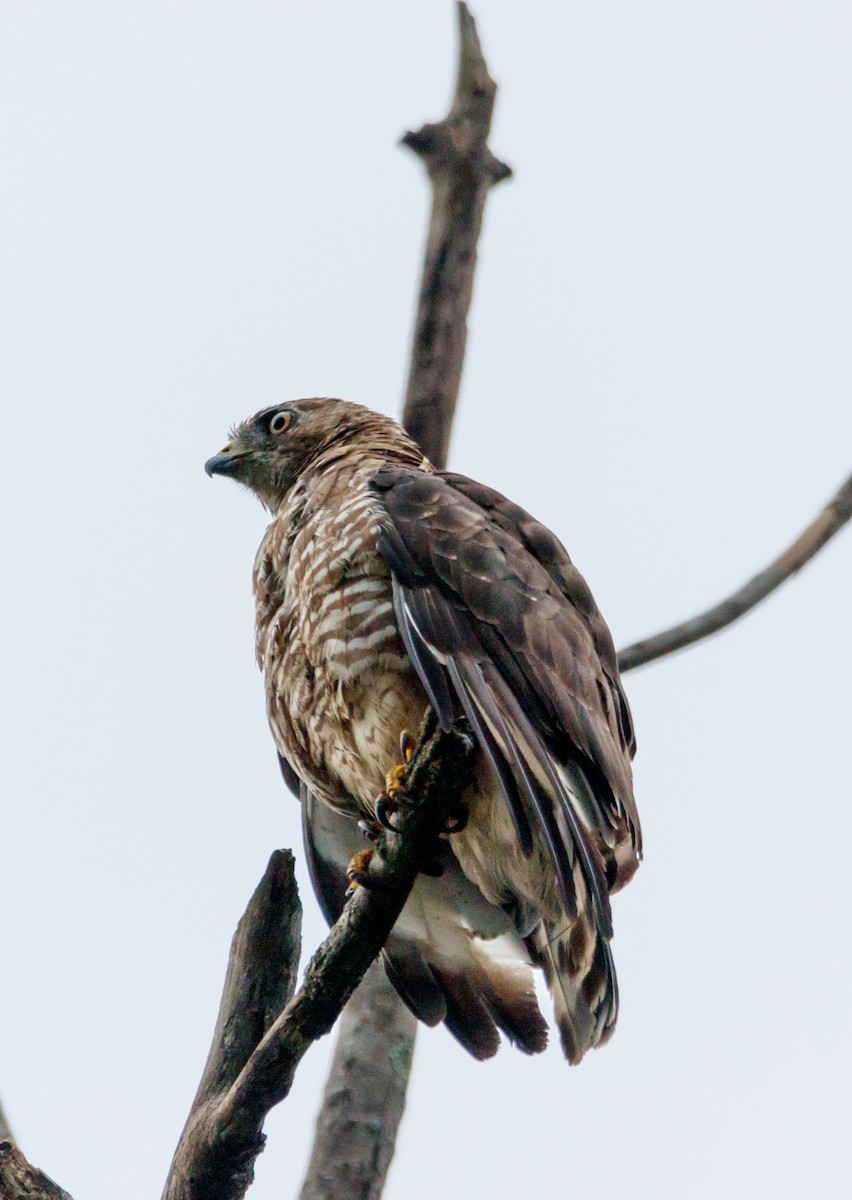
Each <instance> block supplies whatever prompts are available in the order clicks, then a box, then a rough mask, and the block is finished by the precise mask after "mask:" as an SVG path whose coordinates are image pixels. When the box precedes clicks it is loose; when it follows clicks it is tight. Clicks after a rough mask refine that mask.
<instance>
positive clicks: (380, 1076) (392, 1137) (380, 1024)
mask: <svg viewBox="0 0 852 1200" xmlns="http://www.w3.org/2000/svg"><path fill="white" fill-rule="evenodd" d="M416 1028H417V1021H416V1019H415V1018H414V1017H413V1016H412V1014H411V1013H410V1012H409V1010H408V1009H407V1008H406V1007H405V1005H404V1004H403V1003H402V1002H401V1001H400V999H399V997H398V996H397V994H396V991H395V990H394V988H393V986H392V985H391V983H390V981H389V980H388V977H387V975H386V974H385V972H384V970H383V968H382V967H381V966H380V965H379V964H378V963H373V965H372V966H371V967H370V969H369V971H368V972H367V974H366V975H365V976H364V978H363V980H362V981H361V984H360V986H359V987H358V988H356V990H355V993H354V995H353V996H352V999H351V1000H350V1001H349V1003H348V1004H347V1005H346V1008H345V1009H344V1010H343V1016H342V1017H341V1018H340V1022H339V1025H338V1029H339V1032H338V1035H337V1044H336V1046H335V1049H334V1058H333V1060H332V1064H331V1069H330V1070H329V1075H328V1082H327V1083H326V1087H325V1094H324V1096H323V1102H322V1108H321V1110H320V1115H319V1118H318V1120H317V1134H316V1139H315V1141H314V1148H313V1153H312V1154H311V1161H310V1163H309V1164H308V1172H307V1175H306V1176H305V1182H304V1184H303V1186H302V1191H301V1200H313V1198H314V1197H322V1198H323V1200H378V1197H379V1196H381V1194H382V1189H383V1188H384V1184H385V1178H386V1176H387V1173H388V1168H389V1167H390V1163H391V1159H392V1158H393V1152H394V1146H395V1144H396V1134H397V1129H398V1127H399V1121H400V1118H401V1116H402V1113H403V1110H404V1108H405V1093H406V1088H407V1087H408V1078H409V1075H410V1073H411V1058H412V1053H413V1048H414V1034H415V1030H416Z"/></svg>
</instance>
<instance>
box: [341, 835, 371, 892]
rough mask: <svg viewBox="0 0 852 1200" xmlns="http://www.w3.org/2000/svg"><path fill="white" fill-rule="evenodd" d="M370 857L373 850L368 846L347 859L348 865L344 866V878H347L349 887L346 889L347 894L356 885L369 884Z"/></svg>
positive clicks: (364, 885)
mask: <svg viewBox="0 0 852 1200" xmlns="http://www.w3.org/2000/svg"><path fill="white" fill-rule="evenodd" d="M372 857H373V851H372V850H371V849H370V847H369V846H367V847H366V848H365V849H364V850H359V851H358V853H357V854H353V855H352V858H351V859H350V860H349V866H348V867H347V868H346V878H347V879H348V880H349V887H348V888H347V890H346V895H347V896H351V895H352V893H353V892H354V891H355V889H356V888H358V887H369V886H370V884H369V878H370V860H371V859H372Z"/></svg>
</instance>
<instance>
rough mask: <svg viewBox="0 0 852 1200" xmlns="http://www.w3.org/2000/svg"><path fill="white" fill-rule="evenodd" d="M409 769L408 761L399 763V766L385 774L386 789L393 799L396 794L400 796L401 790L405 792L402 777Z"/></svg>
mask: <svg viewBox="0 0 852 1200" xmlns="http://www.w3.org/2000/svg"><path fill="white" fill-rule="evenodd" d="M407 770H408V763H398V764H397V766H395V767H391V769H390V770H389V771H388V772H387V773H386V774H385V791H386V792H387V794H388V795H389V796H390V798H391V800H393V798H394V796H398V795H399V794H400V792H404V791H405V788H404V787H403V784H402V777H403V776H404V775H405V772H406V771H407Z"/></svg>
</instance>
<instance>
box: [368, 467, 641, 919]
mask: <svg viewBox="0 0 852 1200" xmlns="http://www.w3.org/2000/svg"><path fill="white" fill-rule="evenodd" d="M374 487H375V489H376V491H377V492H378V493H379V494H380V495H381V496H382V498H383V501H384V506H385V511H386V514H387V520H386V521H385V523H384V524H383V530H382V536H381V538H380V543H379V549H380V552H381V553H382V554H383V556H384V557H385V559H386V561H387V562H388V563H389V565H390V566H391V568H392V570H393V571H394V574H395V576H396V578H397V586H398V589H399V592H400V593H401V596H402V600H403V603H402V604H401V605H400V604H398V606H397V608H398V614H400V615H401V618H402V619H401V624H402V625H403V627H405V624H406V622H409V623H410V625H411V627H412V628H413V630H415V631H416V636H417V637H418V638H419V640H420V643H421V645H422V646H424V647H427V648H428V649H429V650H431V652H432V654H433V656H434V660H437V662H438V663H439V664H442V665H443V666H444V667H445V668H446V667H449V673H450V675H451V677H452V682H453V684H454V690H455V691H456V693H457V694H458V695H459V697H460V699H461V701H462V703H463V704H464V705H465V707H466V708H468V709H469V707H470V705H471V704H472V705H473V706H474V707H475V708H476V710H477V712H478V715H479V716H480V718H482V719H483V720H484V721H485V723H486V725H487V726H488V728H489V729H490V731H491V733H492V734H494V735H495V736H496V740H497V741H498V742H500V743H502V749H503V753H504V755H505V757H506V759H507V763H508V767H509V770H510V771H511V773H512V775H513V777H514V779H515V782H516V785H517V790H518V792H519V793H520V794H521V795H523V796H524V798H525V800H526V801H527V802H528V803H527V804H526V806H525V807H526V811H527V812H528V813H530V814H531V815H532V816H533V818H534V819H535V820H536V824H537V826H538V828H539V831H540V833H541V834H542V836H543V839H544V841H545V843H546V844H547V845H549V846H550V847H551V848H552V853H553V855H554V858H555V866H556V868H557V872H558V873H559V875H560V879H561V881H562V884H563V891H566V890H568V888H567V886H566V885H567V880H566V879H565V874H566V871H565V869H564V868H563V869H562V870H561V871H560V864H559V861H558V860H559V857H560V854H559V851H558V850H556V851H555V852H553V829H552V821H551V820H550V817H549V816H548V813H547V811H546V810H545V808H544V807H543V806H542V805H541V804H540V803H537V802H536V797H535V796H534V795H531V791H530V787H529V779H530V778H533V779H535V778H536V777H539V776H540V775H541V773H542V772H544V774H545V775H546V777H547V779H548V783H549V784H550V790H551V791H552V792H553V793H554V794H555V795H557V796H558V797H559V799H560V800H561V802H562V803H561V812H562V816H563V818H564V821H565V823H566V824H567V826H568V829H567V836H566V837H565V839H564V840H565V842H566V846H565V852H566V853H567V854H568V856H569V864H568V865H570V863H571V862H573V856H574V854H575V853H577V854H578V855H579V857H580V859H581V863H582V867H583V874H584V877H585V880H586V885H587V888H588V891H589V893H590V895H591V896H592V899H593V901H594V904H595V907H596V910H597V918H598V924H599V928H600V931H601V934H602V935H603V937H604V938H608V937H609V936H610V934H611V925H610V917H609V905H608V898H607V896H606V885H605V884H604V883H603V880H602V870H601V866H602V864H601V861H600V851H601V849H602V848H606V847H611V846H612V845H613V842H614V838H613V830H615V829H619V828H621V829H622V830H623V829H624V826H625V823H626V825H627V827H628V830H629V838H630V841H631V843H632V846H633V853H634V855H636V856H638V854H639V852H640V845H641V844H640V836H641V835H640V830H639V821H638V815H637V813H636V807H635V803H634V800H633V792H632V780H631V772H630V755H631V752H632V748H633V745H634V741H633V734H632V724H631V723H630V720H629V709H628V708H627V702H626V699H624V697H623V693H622V691H621V686H620V682H619V679H618V669H617V665H616V660H615V651H614V649H613V647H612V639H611V638H610V636H609V633H608V631H607V629H606V626H605V624H604V622H603V619H602V618H601V617H600V614H599V613H598V610H597V608H596V606H595V604H594V601H593V600H592V598H591V594H590V593H589V591H588V588H587V587H586V585H585V583H584V581H583V580H582V577H581V576H580V575H579V573H578V572H577V571H576V568H574V567H573V565H572V564H571V562H570V559H569V558H568V556H567V553H566V552H565V551H564V548H562V547H561V544H560V543H558V541H557V540H556V539H555V538H554V537H553V535H551V534H549V533H548V531H547V530H545V529H544V527H543V526H540V525H538V523H536V522H534V521H533V520H532V518H530V517H529V516H528V514H526V513H524V512H523V510H521V509H519V508H517V506H515V505H511V504H510V502H509V501H506V500H505V499H504V498H503V497H500V496H499V494H498V493H494V492H491V491H490V490H489V489H485V488H482V487H481V485H478V484H474V483H472V481H469V480H464V479H462V478H461V477H459V476H441V475H430V474H426V473H424V472H420V471H412V470H410V469H405V468H402V469H400V468H384V469H382V470H380V471H379V472H377V474H376V476H375V479H374ZM433 669H434V665H433ZM489 672H493V673H492V674H491V675H489ZM469 715H470V714H469ZM474 724H476V723H475V722H474ZM485 748H486V750H488V746H487V745H486V747H485ZM554 762H555V763H559V764H561V765H563V766H564V767H567V768H568V769H576V770H577V771H578V772H579V774H578V775H577V776H576V779H577V783H578V786H576V787H573V788H572V789H571V791H570V792H569V791H568V789H566V788H565V787H564V784H563V782H562V780H561V777H560V776H559V774H558V772H555V769H554V766H553V764H554ZM584 789H585V791H584ZM574 793H576V794H574ZM584 796H585V801H586V802H585V803H584ZM509 801H510V806H511V804H512V799H511V797H510V798H509ZM578 805H579V810H578ZM516 824H517V822H516ZM590 825H591V827H592V828H593V829H595V830H596V831H597V833H598V835H599V844H597V845H596V844H595V842H594V841H593V840H592V839H590V837H589V836H588V833H587V827H588V826H590ZM569 899H570V898H569ZM567 907H568V911H570V907H571V906H570V905H568V906H567Z"/></svg>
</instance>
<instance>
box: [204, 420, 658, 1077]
mask: <svg viewBox="0 0 852 1200" xmlns="http://www.w3.org/2000/svg"><path fill="white" fill-rule="evenodd" d="M207 470H208V472H209V473H210V474H225V475H230V476H232V477H235V478H237V479H238V480H239V481H240V482H242V483H244V484H245V485H246V486H248V487H250V488H251V489H252V490H253V491H255V492H256V493H257V495H258V496H259V497H260V499H261V500H262V501H263V503H264V504H265V505H266V507H267V508H268V509H269V510H270V511H271V513H272V517H273V519H272V522H271V524H270V526H269V528H268V530H267V532H266V536H265V537H264V539H263V542H262V543H261V547H260V550H259V551H258V555H257V560H256V564H255V576H254V578H255V594H256V599H257V656H258V662H259V664H260V666H261V668H262V669H263V672H264V676H265V680H266V698H267V710H268V714H269V720H270V725H271V728H272V732H273V736H274V737H275V741H276V745H277V748H278V752H279V756H280V758H281V762H282V769H283V770H284V773H285V777H286V778H288V779H289V780H290V782H291V784H295V785H297V786H298V789H299V791H300V794H301V798H302V805H303V822H304V828H305V840H306V848H307V852H308V858H309V864H310V866H311V872H312V877H313V879H314V884H315V887H316V890H317V894H318V896H319V898H320V903H321V904H322V906H323V909H324V911H325V913H326V916H327V917H328V918H329V919H330V920H331V919H333V918H334V917H335V916H336V915H337V913H338V912H339V910H340V907H341V905H342V903H343V893H344V890H345V887H346V879H345V866H346V863H347V862H348V860H349V858H350V857H351V855H352V854H353V853H354V852H355V851H356V850H358V849H360V848H361V846H363V841H362V840H361V837H360V834H359V831H358V828H357V819H358V817H359V816H373V815H374V805H375V798H376V796H377V795H378V794H379V792H380V791H381V790H382V787H383V781H384V775H385V772H386V771H387V769H388V767H390V766H391V765H392V764H393V763H394V762H395V761H396V760H397V758H398V756H399V755H398V748H397V747H398V738H399V734H400V731H401V730H403V729H406V728H407V729H416V728H417V727H418V726H419V723H420V720H421V717H422V715H423V712H424V710H425V708H426V705H427V704H428V703H431V704H432V706H433V707H434V709H435V711H436V713H437V714H438V717H439V719H440V720H441V722H442V723H443V724H444V725H448V724H449V723H450V722H451V721H452V720H453V719H454V717H456V716H457V715H459V714H460V713H462V712H463V713H465V714H466V715H467V716H468V718H469V720H470V722H471V724H472V726H473V729H474V732H475V734H476V737H477V740H478V742H479V746H480V752H479V756H478V761H477V767H476V771H475V777H476V778H475V783H474V785H473V786H472V787H471V789H470V790H469V793H468V794H467V795H466V797H465V800H466V803H467V806H468V809H469V818H468V822H467V825H466V827H465V828H464V829H463V830H462V831H460V832H458V833H455V834H453V835H451V836H450V837H449V839H448V846H447V848H446V850H445V854H444V863H443V866H444V871H443V874H442V875H441V876H440V877H439V878H429V877H426V876H421V877H420V878H419V879H418V881H417V883H416V885H415V887H414V890H413V891H412V894H411V897H410V899H409V901H408V903H407V905H406V908H405V910H404V912H403V914H402V916H401V917H400V919H399V921H398V923H397V926H396V927H395V930H394V933H393V935H392V936H391V938H390V939H389V941H388V944H387V947H386V951H385V960H386V966H387V969H388V974H389V976H390V978H391V979H392V981H393V982H394V984H395V986H396V987H397V989H398V991H399V992H400V995H401V996H402V997H403V999H404V1000H405V1001H406V1003H408V1004H409V1006H410V1007H411V1008H412V1009H413V1011H414V1012H415V1013H416V1014H417V1015H418V1016H419V1017H420V1018H421V1019H423V1020H425V1021H427V1022H428V1023H430V1024H435V1023H437V1022H438V1021H441V1020H443V1021H445V1022H446V1024H447V1026H448V1028H449V1029H450V1030H451V1032H453V1033H454V1034H455V1035H456V1037H458V1038H459V1040H460V1041H461V1042H462V1043H463V1044H464V1045H465V1046H466V1048H467V1049H468V1050H469V1051H470V1052H471V1053H472V1054H474V1055H475V1056H476V1057H479V1058H485V1057H489V1056H490V1055H491V1054H493V1053H494V1052H495V1050H496V1049H497V1045H498V1034H497V1031H498V1028H499V1029H502V1030H503V1032H504V1033H506V1034H507V1036H508V1037H509V1038H510V1040H512V1041H513V1042H515V1043H516V1044H517V1045H518V1046H519V1047H520V1048H521V1049H524V1050H526V1051H527V1052H530V1053H532V1052H535V1051H538V1050H541V1049H543V1047H544V1044H545V1040H546V1033H545V1027H544V1025H543V1022H542V1020H541V1016H540V1014H539V1012H538V1007H537V1005H536V1002H535V996H534V991H533V987H532V980H531V976H530V971H529V964H530V963H533V964H534V965H536V966H540V967H542V968H543V970H544V972H545V974H546V977H547V980H548V984H549V987H550V991H551V994H552V996H553V1000H554V1007H555V1012H556V1018H557V1023H558V1025H559V1029H560V1034H561V1038H562V1044H563V1048H564V1050H565V1053H566V1056H567V1057H568V1058H569V1060H570V1061H572V1062H578V1061H579V1060H580V1059H581V1058H582V1056H583V1054H584V1053H585V1051H586V1050H587V1049H589V1048H590V1047H592V1046H595V1045H597V1044H599V1043H600V1042H602V1041H605V1040H606V1038H607V1037H608V1036H609V1035H610V1033H611V1032H612V1029H613V1028H614V1025H615V1020H616V1016H617V1010H618V993H617V985H616V980H615V971H614V967H613V963H612V957H611V954H610V949H609V942H610V938H611V936H612V918H611V912H610V901H609V897H610V894H611V892H613V891H615V890H617V889H618V888H620V887H621V886H623V884H624V883H625V882H626V881H627V880H628V879H629V878H630V876H631V875H632V874H633V872H634V871H635V869H636V866H637V864H638V860H639V857H640V855H641V835H640V830H639V819H638V815H637V812H636V807H635V804H634V800H633V793H632V782H631V770H630V760H631V758H632V755H633V752H634V749H635V741H634V736H633V728H632V723H631V718H630V711H629V708H628V705H627V700H626V698H625V696H624V693H623V691H622V688H621V684H620V680H619V677H618V668H617V665H616V657H615V650H614V648H613V644H612V639H611V637H610V634H609V631H608V629H607V627H606V625H605V623H604V621H603V619H602V617H601V616H600V613H599V612H598V610H597V607H596V606H595V603H594V600H593V599H592V596H591V593H590V592H589V589H588V587H587V586H586V584H585V582H584V580H583V579H582V577H581V576H580V574H579V572H578V571H577V570H576V568H575V567H574V566H573V564H572V563H571V560H570V559H569V557H568V555H567V553H566V552H565V550H564V548H563V547H562V545H561V543H560V542H559V541H558V540H557V539H556V538H555V537H554V535H553V534H552V533H550V532H549V531H548V530H547V529H545V528H544V526H542V525H540V524H539V523H538V522H536V521H535V520H534V519H533V518H532V517H530V516H529V514H527V513H526V512H524V511H523V510H522V509H520V508H518V506H517V505H514V504H512V503H511V502H510V501H508V500H506V499H505V497H503V496H501V495H499V494H498V493H497V492H494V491H492V490H490V489H489V488H486V487H484V486H482V485H481V484H478V483H474V482H473V481H472V480H469V479H466V478H464V477H463V476H459V475H454V474H449V473H439V472H435V471H434V470H433V469H432V467H431V465H430V464H429V463H428V462H427V461H426V460H425V459H424V458H423V456H422V454H421V453H420V451H419V450H418V448H417V447H416V446H415V445H414V443H413V442H412V441H411V440H410V439H409V438H408V437H407V435H406V434H405V433H404V431H403V430H402V429H401V428H400V427H399V426H398V425H397V424H396V422H394V421H392V420H390V419H389V418H387V417H383V416H380V415H379V414H376V413H372V412H370V411H369V410H368V409H364V408H361V407H360V406H358V405H352V404H347V403H345V402H344V401H340V400H327V399H314V400H300V401H296V402H294V403H292V404H287V405H281V406H278V407H275V408H271V409H267V410H265V411H264V412H262V413H260V414H258V415H257V416H256V417H254V418H252V419H251V420H250V421H247V422H246V423H245V424H244V425H242V426H240V427H239V428H238V429H237V430H235V431H234V434H233V437H232V440H231V442H230V443H229V445H228V446H226V447H225V449H224V450H223V451H222V453H221V454H220V455H217V456H216V457H214V458H213V459H211V460H210V461H209V462H208V464H207Z"/></svg>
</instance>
